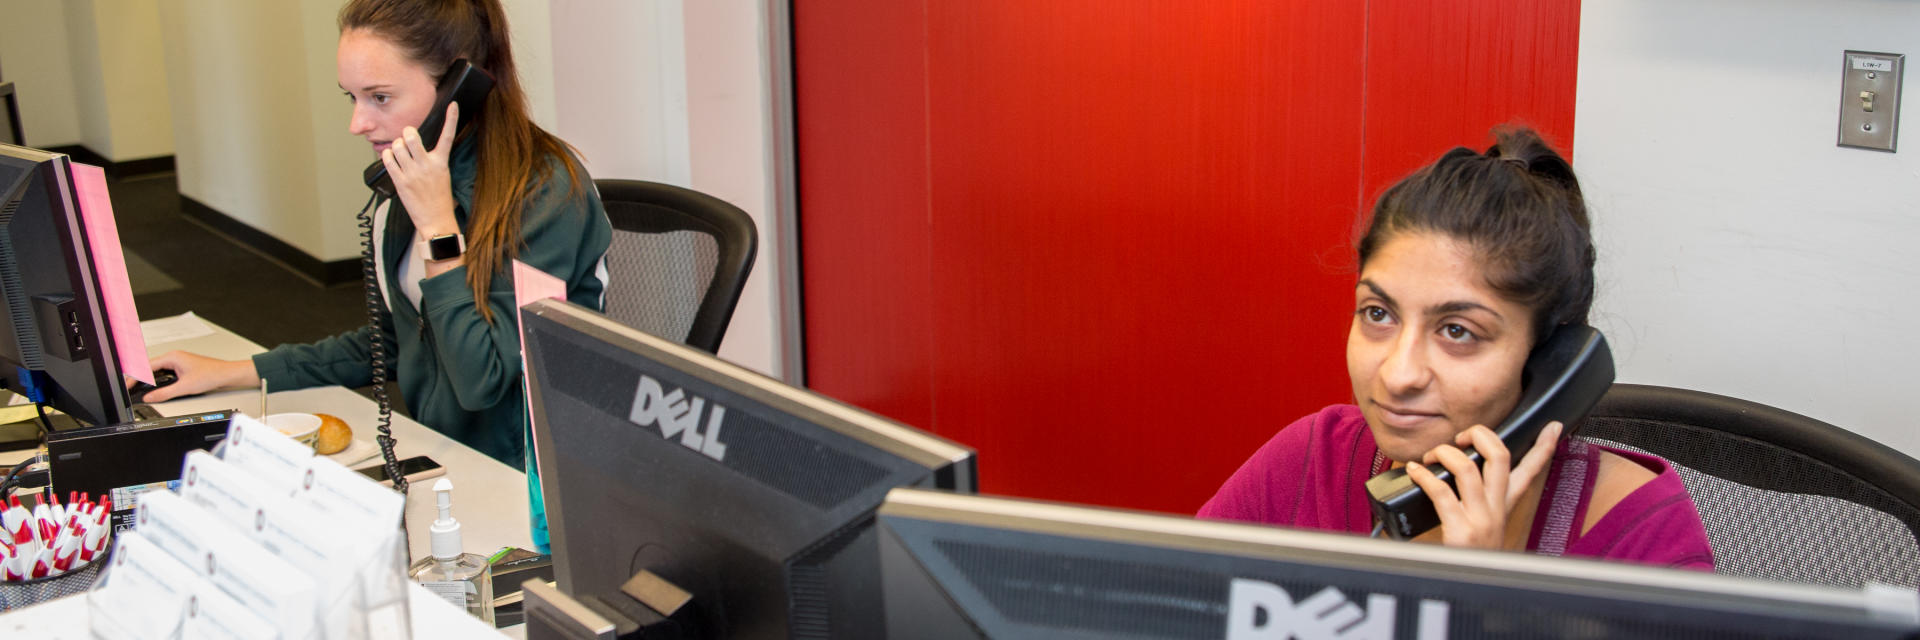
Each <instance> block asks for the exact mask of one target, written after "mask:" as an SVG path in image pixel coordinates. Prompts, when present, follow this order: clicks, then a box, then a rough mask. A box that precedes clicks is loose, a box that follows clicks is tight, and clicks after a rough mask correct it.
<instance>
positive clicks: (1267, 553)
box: [876, 489, 1920, 640]
mask: <svg viewBox="0 0 1920 640" xmlns="http://www.w3.org/2000/svg"><path fill="white" fill-rule="evenodd" d="M878 520H879V523H878V525H877V526H876V528H877V529H878V530H879V532H880V550H881V551H880V552H881V565H882V567H883V571H884V575H885V578H884V581H885V592H886V600H885V605H886V609H887V613H886V617H887V620H888V623H889V631H890V632H891V633H890V635H889V637H895V638H902V637H911V638H928V639H936V640H937V639H946V638H1229V639H1248V640H1252V639H1260V638H1276V639H1278V638H1296V637H1297V638H1322V637H1324V638H1334V637H1345V638H1421V639H1423V640H1440V639H1443V638H1508V637H1546V638H1699V637H1715V638H1719V637H1783V638H1786V637H1792V638H1848V639H1850V640H1858V639H1863V638H1880V637H1888V638H1891V637H1912V634H1913V633H1914V632H1915V631H1916V630H1920V595H1916V594H1915V593H1914V592H1913V591H1912V590H1910V589H1891V590H1889V591H1886V592H1875V591H1870V592H1859V591H1842V590H1837V589H1831V588H1827V587H1814V586H1809V585H1795V584H1785V583H1767V582H1759V581H1755V580H1751V579H1746V578H1735V577H1731V576H1719V575H1713V574H1708V573H1701V572H1693V571H1682V570H1677V569H1664V568H1656V567H1644V566H1635V565H1627V564H1621V563H1609V562H1601V561H1597V560H1591V559H1578V558H1550V557H1544V556H1536V555H1531V554H1520V553H1509V552H1498V551H1486V550H1470V549H1454V548H1447V547H1440V546H1437V545H1426V544H1418V543H1408V542H1395V541H1389V540H1374V539H1368V538H1363V537H1358V536H1352V535H1346V534H1334V533H1323V532H1311V531H1295V530H1286V529H1278V528H1272V527H1265V526H1259V525H1251V524H1243V523H1227V522H1214V521H1204V520H1195V519H1192V518H1185V517H1175V516H1165V515H1157V514H1145V513H1137V512H1127V511H1116V510H1110V509H1098V508H1092V507H1080V506H1070V505H1061V504H1052V503H1043V502H1034V501H1026V500H1012V499H1005V498H988V497H982V496H962V495H953V494H948V493H941V492H931V491H919V490H912V489H899V490H896V491H894V492H893V493H892V494H891V495H889V496H888V498H887V502H886V504H885V505H884V506H882V507H881V508H880V514H879V516H878Z"/></svg>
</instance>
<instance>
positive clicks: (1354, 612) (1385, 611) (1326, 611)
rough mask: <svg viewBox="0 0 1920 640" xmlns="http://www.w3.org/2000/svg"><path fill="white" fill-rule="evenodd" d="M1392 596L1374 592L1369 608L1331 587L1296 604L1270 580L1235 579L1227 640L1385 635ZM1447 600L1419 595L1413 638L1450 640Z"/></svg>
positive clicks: (1390, 629)
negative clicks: (1448, 637)
mask: <svg viewBox="0 0 1920 640" xmlns="http://www.w3.org/2000/svg"><path fill="white" fill-rule="evenodd" d="M1396 604H1397V602H1396V601H1395V599H1394V597H1393V596H1389V595H1384V594H1371V595H1368V596H1367V608H1366V609H1364V610H1362V609H1361V608H1360V606H1359V605H1357V604H1355V603H1354V602H1353V601H1351V600H1348V599H1347V596H1346V594H1343V593H1340V590H1339V589H1335V588H1333V587H1327V588H1325V589H1321V590H1319V591H1317V592H1314V594H1313V595H1311V596H1307V598H1306V599H1305V600H1301V601H1300V602H1298V603H1295V602H1294V601H1293V598H1292V597H1290V596H1288V595H1287V592H1286V591H1285V590H1284V589H1281V588H1280V587H1279V586H1278V585H1275V584H1273V583H1270V582H1262V581H1259V580H1247V579H1244V578H1234V579H1233V583H1232V585H1231V586H1229V587H1228V590H1227V640H1269V639H1271V640H1285V639H1287V638H1353V639H1355V640H1362V639H1364V640H1386V639H1388V638H1392V637H1393V633H1394V607H1395V605H1396ZM1447 609H1448V607H1447V603H1445V602H1442V601H1439V600H1421V601H1420V618H1419V621H1418V622H1419V624H1418V625H1417V627H1416V628H1417V631H1416V632H1415V635H1414V637H1416V638H1418V639H1419V640H1446V637H1447Z"/></svg>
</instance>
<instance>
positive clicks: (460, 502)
mask: <svg viewBox="0 0 1920 640" xmlns="http://www.w3.org/2000/svg"><path fill="white" fill-rule="evenodd" d="M207 325H208V327H209V328H211V329H212V333H211V334H208V335H203V336H198V337H193V338H188V339H184V340H176V341H172V342H166V343H156V344H149V345H147V351H148V353H149V354H150V355H155V356H157V355H160V354H162V353H166V352H168V351H176V350H177V351H191V352H193V353H198V354H201V355H204V356H209V357H214V358H222V359H228V360H238V359H241V358H246V357H251V356H252V355H253V354H256V353H260V352H263V351H266V349H264V348H262V347H261V346H260V345H257V344H254V343H253V342H252V341H250V340H247V339H246V338H242V337H240V336H238V335H235V334H234V333H233V332H231V331H227V330H226V329H225V328H222V327H220V326H218V325H215V324H213V323H211V322H209V323H207ZM259 407H260V394H259V392H258V391H250V390H236V391H223V392H218V393H209V394H205V395H201V396H196V397H192V398H183V399H179V400H173V401H170V402H162V403H158V404H155V405H154V408H155V409H157V410H159V411H160V413H161V414H162V415H170V416H172V415H183V414H189V413H199V412H203V411H216V410H224V409H238V410H240V411H242V412H247V413H253V412H257V411H259ZM267 409H268V410H269V411H272V412H275V413H280V412H288V411H300V412H308V413H329V414H333V415H335V416H339V417H340V419H342V420H345V421H346V422H347V424H348V425H349V426H351V427H353V437H354V439H355V440H365V441H369V442H371V441H372V440H373V437H374V435H375V432H374V423H375V421H376V420H377V418H378V414H379V410H378V408H377V407H376V406H375V405H374V403H373V401H371V400H368V399H367V398H365V397H362V396H361V395H360V394H357V393H354V392H353V391H351V390H348V389H346V388H344V387H317V388H312V389H300V390H295V391H275V392H272V393H270V394H268V396H267ZM393 437H394V439H395V440H396V443H395V446H394V454H395V455H396V456H398V457H400V458H408V457H412V456H420V455H424V456H427V457H430V458H433V459H434V460H435V461H437V462H439V463H440V465H441V466H442V467H443V468H445V469H446V470H447V475H446V477H447V478H448V479H450V480H452V481H453V486H454V509H453V512H454V517H455V518H458V519H459V520H460V524H461V537H462V538H463V542H464V543H465V545H464V546H465V547H466V549H467V551H470V552H473V553H478V554H481V555H488V554H491V553H493V551H494V550H496V549H499V548H501V547H503V546H514V547H520V548H522V549H532V548H533V537H532V533H531V532H530V531H529V530H528V523H527V484H526V483H527V480H526V475H525V474H523V473H521V472H519V471H515V470H513V468H512V467H509V466H507V465H504V464H501V463H500V462H499V461H496V460H494V459H493V458H489V457H487V456H486V454H483V453H480V452H478V451H474V450H473V449H470V448H468V447H467V446H466V445H462V444H460V443H459V442H455V441H454V440H453V439H451V438H448V437H446V436H443V435H440V433H439V432H437V431H434V430H432V429H429V428H427V427H426V426H425V425H422V424H420V423H418V422H414V421H413V420H410V419H408V418H406V417H403V416H400V415H399V414H395V415H394V416H393ZM16 457H24V455H22V456H16ZM4 462H12V460H6V461H4ZM432 485H433V483H432V482H422V483H416V484H415V485H414V486H412V487H411V488H410V489H409V490H408V492H407V529H408V530H409V531H410V532H412V535H410V536H409V540H408V547H409V551H410V553H411V554H412V557H414V558H422V557H426V556H427V555H428V553H429V551H428V549H429V546H430V541H429V540H428V539H427V535H426V531H427V527H428V526H429V525H431V524H432V523H433V519H434V516H435V512H434V495H433V488H432ZM424 593H425V592H424V591H421V590H420V589H419V588H418V587H414V588H413V589H412V590H411V591H410V593H409V595H410V596H414V597H412V598H411V600H412V601H413V602H415V603H416V604H415V605H414V606H413V607H412V610H413V624H414V629H415V634H414V635H415V637H472V634H476V633H478V634H484V632H486V631H490V629H487V628H486V627H485V625H482V624H480V623H479V621H478V620H474V619H472V618H468V617H467V616H466V615H465V613H464V612H461V611H459V610H458V609H455V608H453V606H452V605H443V603H441V602H439V601H435V602H430V603H427V604H425V605H421V604H417V603H419V602H420V601H421V600H422V598H423V597H425V596H424V595H423V594H424ZM85 609H86V604H85V599H84V598H79V597H70V598H63V599H60V600H55V601H51V602H47V603H43V604H40V605H37V606H33V607H28V608H26V609H22V610H19V611H16V612H11V613H8V614H6V615H4V616H0V637H14V636H15V635H16V633H15V632H25V633H21V634H19V635H20V636H21V637H35V638H60V637H69V636H63V635H61V633H64V632H72V631H74V629H72V627H71V626H68V625H65V624H62V625H54V624H53V623H54V621H60V622H62V623H65V622H67V621H71V620H73V619H75V618H73V617H72V616H73V615H74V612H75V611H76V610H77V611H78V612H79V613H78V615H79V616H80V618H81V619H84V616H85ZM443 609H444V611H442V610H443ZM449 611H450V612H453V613H454V614H455V616H454V618H452V619H450V618H446V617H445V616H442V615H440V614H443V613H445V612H449ZM463 620H464V621H470V622H471V623H472V624H470V625H469V624H465V623H464V622H463ZM423 625H424V627H423ZM62 629H64V630H65V631H62ZM423 630H433V631H430V632H427V633H422V631H423ZM439 631H453V634H452V635H447V634H444V633H440V632H439ZM69 635H71V634H69ZM71 637H87V632H86V629H85V628H84V627H81V628H80V629H78V635H71Z"/></svg>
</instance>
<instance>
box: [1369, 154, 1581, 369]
mask: <svg viewBox="0 0 1920 640" xmlns="http://www.w3.org/2000/svg"><path fill="white" fill-rule="evenodd" d="M1494 137H1495V140H1496V142H1495V144H1494V145H1493V147H1492V148H1490V149H1487V152H1486V153H1485V154H1481V153H1476V152H1474V151H1473V150H1472V149H1468V148H1465V147H1459V148H1455V149H1454V150H1452V151H1448V152H1447V153H1446V154H1445V155H1442V156H1440V159H1439V160H1436V161H1434V163H1433V164H1431V165H1428V166H1426V167H1423V168H1421V169H1420V170H1419V171H1415V172H1414V173H1413V175H1410V176H1407V177H1406V178H1405V179H1402V180H1401V181H1400V182H1399V183H1398V184H1395V185H1393V186H1392V187H1390V188H1388V189H1387V191H1386V193H1383V194H1381V195H1380V201H1379V202H1378V203H1377V204H1375V205H1374V207H1373V215H1372V219H1371V220H1370V221H1369V222H1368V223H1367V229H1366V233H1365V234H1364V235H1362V236H1361V237H1360V241H1359V243H1358V249H1359V252H1360V266H1361V267H1363V268H1364V267H1365V266H1366V264H1367V259H1368V258H1369V257H1372V255H1373V252H1374V251H1376V250H1378V249H1379V248H1380V247H1381V246H1383V245H1385V244H1386V243H1387V241H1388V240H1390V239H1392V238H1393V237H1395V236H1398V235H1400V234H1404V233H1420V232H1425V233H1437V234H1441V235H1445V236H1447V237H1450V238H1453V239H1454V240H1456V241H1459V242H1461V243H1464V244H1466V245H1467V246H1468V247H1469V248H1470V249H1471V250H1472V251H1473V252H1474V254H1475V256H1476V257H1477V258H1478V260H1477V262H1478V263H1479V266H1480V268H1481V270H1482V271H1483V272H1484V273H1485V274H1486V281H1487V285H1488V286H1490V287H1492V288H1493V290H1494V291H1496V292H1499V294H1500V295H1502V296H1504V297H1506V298H1507V299H1508V300H1512V301H1515V302H1518V303H1521V304H1524V305H1526V306H1527V307H1528V308H1529V309H1532V310H1533V340H1534V341H1535V342H1536V343H1538V342H1539V341H1541V340H1545V339H1546V337H1547V334H1548V333H1549V332H1550V331H1551V330H1552V329H1553V328H1554V327H1556V326H1559V325H1562V324H1585V323H1586V321H1587V312H1588V311H1589V310H1590V309H1591V308H1592V307H1593V263H1594V251H1593V236H1592V233H1591V229H1590V227H1589V225H1588V223H1587V206H1586V201H1585V200H1584V199H1583V198H1582V197H1581V195H1580V182H1579V181H1578V180H1577V179H1575V178H1574V176H1573V167H1571V166H1569V165H1568V164H1567V161H1566V159H1565V158H1562V157H1560V154H1559V153H1556V152H1554V150H1553V148H1552V147H1549V146H1547V143H1546V141H1544V140H1542V139H1540V134H1538V133H1535V132H1534V131H1533V130H1532V129H1526V128H1500V129H1495V130H1494Z"/></svg>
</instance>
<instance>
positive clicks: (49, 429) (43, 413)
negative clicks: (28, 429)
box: [33, 402, 53, 440]
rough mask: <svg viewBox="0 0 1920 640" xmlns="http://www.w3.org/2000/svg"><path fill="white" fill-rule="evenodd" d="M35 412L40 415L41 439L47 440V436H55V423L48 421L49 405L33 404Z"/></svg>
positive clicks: (42, 403)
mask: <svg viewBox="0 0 1920 640" xmlns="http://www.w3.org/2000/svg"><path fill="white" fill-rule="evenodd" d="M33 411H34V412H35V413H38V414H40V439H41V440H46V439H47V436H50V435H53V421H52V420H48V419H47V403H45V402H35V403H33Z"/></svg>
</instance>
